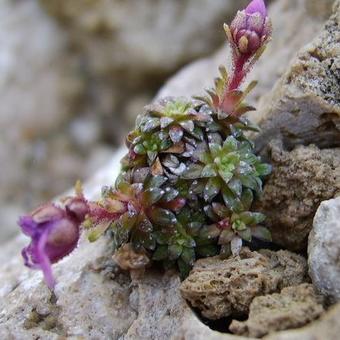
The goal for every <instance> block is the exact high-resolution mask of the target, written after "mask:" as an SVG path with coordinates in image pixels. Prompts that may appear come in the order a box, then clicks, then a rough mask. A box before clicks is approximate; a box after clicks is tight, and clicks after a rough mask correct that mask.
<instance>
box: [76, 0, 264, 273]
mask: <svg viewBox="0 0 340 340" xmlns="http://www.w3.org/2000/svg"><path fill="white" fill-rule="evenodd" d="M254 3H255V5H257V6H258V7H256V6H255V7H254ZM262 3H263V1H262V0H261V1H260V0H254V1H253V2H252V3H251V4H250V5H249V6H248V7H247V9H245V10H243V11H240V12H238V14H237V16H236V19H235V20H234V22H233V23H232V24H231V26H230V28H229V27H228V26H226V25H225V30H226V33H227V37H228V40H229V43H230V45H231V53H232V61H233V67H232V69H231V70H230V71H229V72H228V71H227V69H226V68H225V67H223V66H221V67H220V76H219V77H218V78H217V79H216V80H215V86H214V88H213V89H211V90H208V91H207V96H206V97H201V98H193V99H185V98H165V99H162V100H160V101H158V102H156V103H154V104H151V105H149V106H147V107H146V108H145V110H144V112H143V113H142V114H140V115H139V116H138V118H137V120H136V126H135V128H134V130H133V131H132V132H130V133H129V134H128V136H127V139H126V144H127V147H128V153H127V155H126V156H125V157H124V158H123V160H122V168H121V173H120V175H119V176H118V178H117V180H116V182H115V184H114V185H113V186H112V187H105V188H103V191H102V198H101V200H100V201H98V202H88V201H87V204H88V211H87V215H86V219H85V220H84V221H83V229H90V234H89V238H90V240H91V241H94V240H96V239H97V238H98V237H99V236H100V235H102V234H104V233H105V234H106V235H108V236H109V237H111V238H112V244H113V247H114V252H115V254H116V255H115V258H116V260H117V262H118V264H120V265H121V266H122V267H123V268H124V269H140V268H144V267H145V266H149V265H151V264H152V263H153V264H155V263H158V264H160V265H162V266H164V267H165V268H171V267H178V269H179V270H180V273H181V275H182V277H185V276H186V275H187V274H188V272H189V270H190V268H191V267H192V265H193V263H194V261H195V260H196V259H197V258H200V257H207V256H214V255H218V254H220V255H221V256H224V257H227V256H230V255H231V254H237V253H238V252H239V251H240V249H241V247H242V243H243V241H246V242H251V241H252V238H253V237H256V238H259V239H264V240H270V238H271V237H270V233H269V231H268V230H267V229H266V228H265V227H264V226H263V225H261V223H262V222H263V221H264V220H265V216H264V215H263V214H261V213H259V212H255V211H252V203H253V202H254V199H256V198H257V197H258V196H259V195H261V191H262V184H263V179H264V178H265V176H267V175H268V174H269V173H270V172H271V167H270V165H268V164H265V163H263V162H262V161H261V159H260V158H259V157H258V156H256V154H255V152H254V143H253V142H252V140H251V139H249V138H248V135H249V134H248V133H249V132H257V131H259V129H258V127H257V126H256V125H255V124H252V123H251V121H250V120H248V118H246V117H245V113H247V112H248V111H251V110H253V108H252V107H251V106H249V105H247V104H246V103H245V97H246V95H247V94H248V93H249V91H250V90H251V89H252V88H253V87H254V86H255V82H252V83H250V84H249V85H248V86H247V87H246V88H245V90H241V88H240V86H241V85H242V83H243V80H244V78H245V76H246V74H247V73H248V72H249V70H250V68H251V67H252V65H253V64H254V62H255V61H256V60H257V59H258V58H259V57H260V55H261V53H262V52H263V50H264V47H265V44H266V42H267V41H268V40H269V37H270V22H269V20H268V17H267V14H266V12H265V7H264V5H263V6H262V5H261V4H262ZM235 21H236V22H235ZM261 25H262V26H261ZM256 39H257V40H256ZM79 196H80V197H83V196H82V194H79ZM83 199H84V198H83ZM84 200H85V199H84Z"/></svg>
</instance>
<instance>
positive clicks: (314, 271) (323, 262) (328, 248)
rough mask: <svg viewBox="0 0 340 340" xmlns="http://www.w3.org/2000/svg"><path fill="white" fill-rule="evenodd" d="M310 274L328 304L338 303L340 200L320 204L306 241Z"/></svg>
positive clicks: (339, 283)
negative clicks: (329, 302) (326, 298)
mask: <svg viewBox="0 0 340 340" xmlns="http://www.w3.org/2000/svg"><path fill="white" fill-rule="evenodd" d="M308 264H309V273H310V276H311V278H312V281H313V283H314V285H315V286H316V287H317V288H318V290H319V291H320V292H321V293H322V294H323V295H325V296H327V297H328V298H329V300H330V301H331V302H335V301H339V300H340V197H338V198H335V199H332V200H329V201H324V202H322V203H321V204H320V207H319V209H318V210H317V212H316V215H315V217H314V222H313V229H312V231H311V233H310V234H309V239H308Z"/></svg>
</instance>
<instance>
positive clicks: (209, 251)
mask: <svg viewBox="0 0 340 340" xmlns="http://www.w3.org/2000/svg"><path fill="white" fill-rule="evenodd" d="M197 254H198V255H199V256H202V257H210V256H215V255H217V254H218V247H217V246H216V245H215V244H210V245H206V246H199V247H197Z"/></svg>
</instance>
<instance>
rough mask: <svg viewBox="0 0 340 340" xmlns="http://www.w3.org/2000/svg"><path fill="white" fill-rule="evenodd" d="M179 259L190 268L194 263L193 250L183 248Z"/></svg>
mask: <svg viewBox="0 0 340 340" xmlns="http://www.w3.org/2000/svg"><path fill="white" fill-rule="evenodd" d="M181 259H182V260H183V261H184V262H185V263H186V264H188V265H190V266H192V265H193V264H194V262H195V250H194V249H193V248H186V247H184V248H183V251H182V254H181Z"/></svg>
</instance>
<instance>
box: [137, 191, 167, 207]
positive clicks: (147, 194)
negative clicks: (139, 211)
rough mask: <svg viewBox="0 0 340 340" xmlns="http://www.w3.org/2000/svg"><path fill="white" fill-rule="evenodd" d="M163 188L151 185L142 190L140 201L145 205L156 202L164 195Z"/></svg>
mask: <svg viewBox="0 0 340 340" xmlns="http://www.w3.org/2000/svg"><path fill="white" fill-rule="evenodd" d="M164 193H165V192H164V190H163V189H161V188H157V187H153V188H150V189H147V190H145V191H144V192H143V198H142V202H143V204H144V205H145V206H150V205H153V204H155V203H156V202H158V201H159V200H160V199H161V198H162V197H163V195H164Z"/></svg>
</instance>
